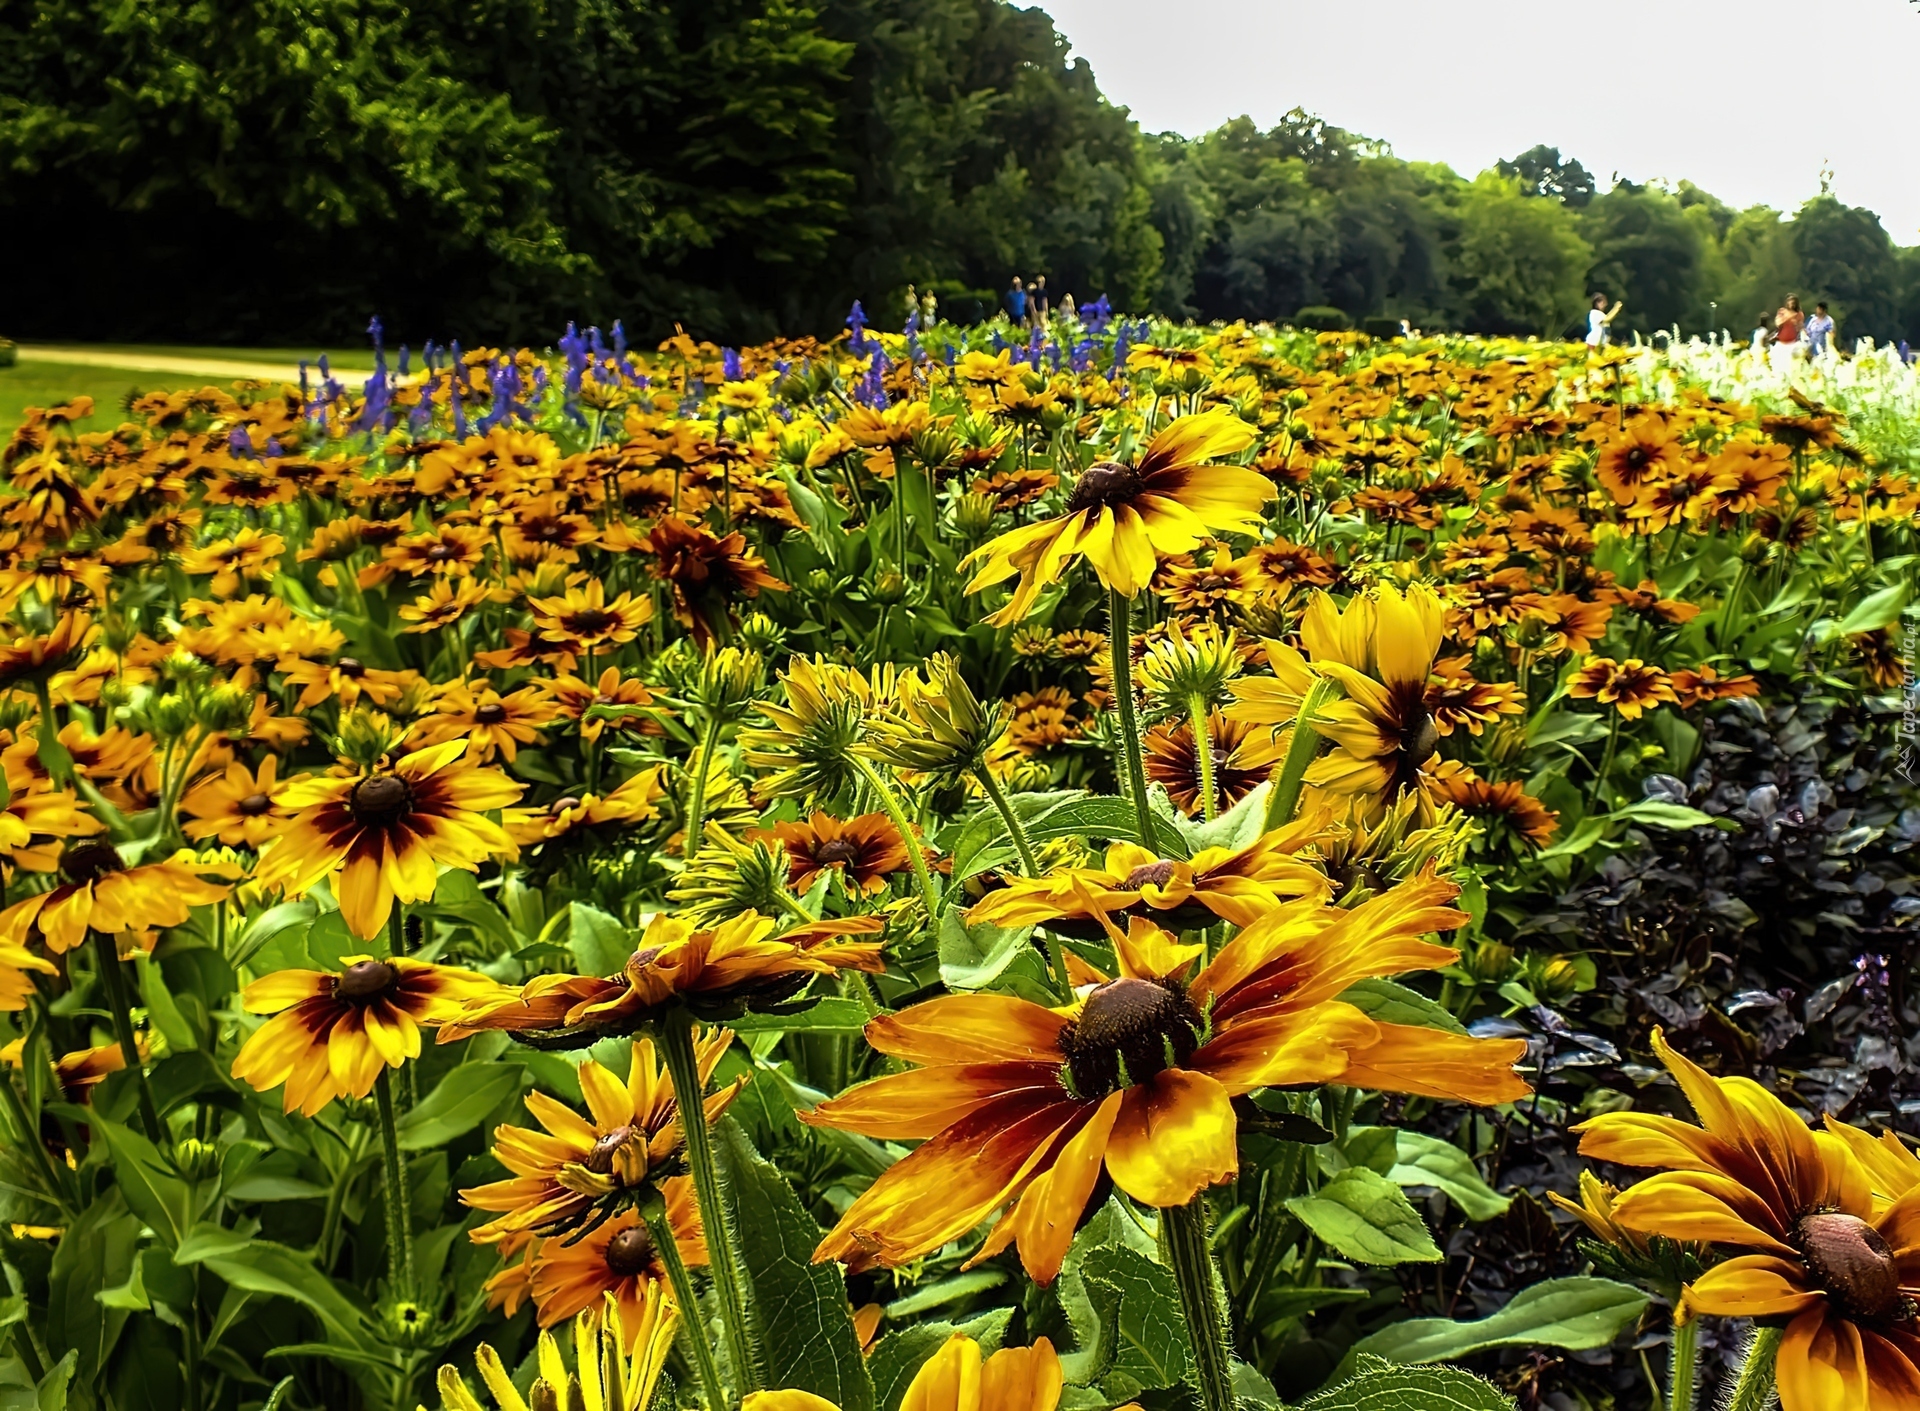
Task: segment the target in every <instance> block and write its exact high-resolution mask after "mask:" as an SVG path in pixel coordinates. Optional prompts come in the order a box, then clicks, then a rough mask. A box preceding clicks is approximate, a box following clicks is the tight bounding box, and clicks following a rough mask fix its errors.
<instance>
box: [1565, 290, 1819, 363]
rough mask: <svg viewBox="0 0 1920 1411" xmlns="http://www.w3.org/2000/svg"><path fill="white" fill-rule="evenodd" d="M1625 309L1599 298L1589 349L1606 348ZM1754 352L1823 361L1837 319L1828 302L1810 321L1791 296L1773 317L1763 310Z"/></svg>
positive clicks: (1590, 318) (1780, 359) (1592, 312)
mask: <svg viewBox="0 0 1920 1411" xmlns="http://www.w3.org/2000/svg"><path fill="white" fill-rule="evenodd" d="M1623 307H1624V301H1623V300H1620V299H1613V300H1609V299H1608V298H1607V296H1606V295H1605V294H1595V295H1594V296H1593V304H1592V307H1590V308H1589V309H1588V310H1587V346H1588V347H1589V348H1604V347H1606V346H1607V339H1608V337H1609V335H1610V330H1611V327H1612V324H1613V320H1614V317H1615V315H1617V314H1618V313H1619V312H1620V310H1621V309H1622V308H1623ZM1753 348H1754V351H1755V352H1759V351H1760V350H1761V349H1763V348H1771V349H1772V350H1773V359H1774V361H1775V362H1776V363H1784V362H1791V361H1792V360H1793V359H1794V358H1798V357H1809V358H1822V357H1825V356H1826V355H1827V354H1828V353H1830V352H1832V351H1833V315H1832V314H1830V313H1828V312H1827V305H1826V302H1825V301H1824V300H1822V301H1819V302H1816V303H1815V304H1814V306H1813V317H1812V318H1808V317H1807V316H1806V314H1804V313H1803V312H1801V309H1800V296H1799V295H1798V294H1789V295H1787V300H1786V302H1785V303H1784V304H1782V305H1781V306H1780V307H1779V308H1778V309H1776V310H1775V311H1774V312H1773V313H1772V314H1769V313H1768V312H1767V311H1766V310H1765V309H1762V310H1761V311H1760V313H1759V316H1758V317H1757V318H1756V319H1755V321H1754V330H1753Z"/></svg>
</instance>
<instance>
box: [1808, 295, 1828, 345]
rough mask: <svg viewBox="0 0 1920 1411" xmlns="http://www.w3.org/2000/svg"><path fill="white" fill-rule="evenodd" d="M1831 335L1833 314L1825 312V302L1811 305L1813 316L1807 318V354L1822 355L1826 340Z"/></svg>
mask: <svg viewBox="0 0 1920 1411" xmlns="http://www.w3.org/2000/svg"><path fill="white" fill-rule="evenodd" d="M1832 336H1833V315H1831V314H1829V313H1828V312H1827V306H1826V305H1825V304H1815V305H1814V306H1813V317H1812V318H1810V319H1808V320H1807V356H1808V357H1813V358H1818V357H1824V356H1825V355H1826V351H1827V340H1828V339H1829V338H1831V337H1832Z"/></svg>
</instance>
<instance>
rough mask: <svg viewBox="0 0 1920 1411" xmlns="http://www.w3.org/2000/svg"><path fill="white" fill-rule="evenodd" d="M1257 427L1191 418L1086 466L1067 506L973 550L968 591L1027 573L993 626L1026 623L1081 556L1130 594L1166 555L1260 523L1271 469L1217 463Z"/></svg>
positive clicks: (1220, 417)
mask: <svg viewBox="0 0 1920 1411" xmlns="http://www.w3.org/2000/svg"><path fill="white" fill-rule="evenodd" d="M1254 435H1255V433H1254V430H1253V428H1252V427H1250V426H1248V425H1247V424H1246V423H1245V422H1243V421H1241V420H1239V419H1238V418H1237V417H1234V416H1233V415H1231V414H1230V413H1227V412H1208V413H1204V414H1200V415H1196V416H1184V417H1181V418H1179V419H1178V420H1176V421H1174V422H1173V423H1171V424H1170V425H1169V426H1167V428H1166V429H1165V430H1163V431H1161V432H1160V433H1159V434H1158V435H1157V436H1155V437H1154V438H1153V440H1152V441H1151V442H1149V443H1148V445H1147V448H1146V450H1145V452H1143V453H1142V454H1141V456H1140V458H1139V460H1138V461H1137V462H1136V463H1135V464H1133V465H1122V464H1121V463H1120V462H1118V461H1100V462H1098V463H1096V464H1094V465H1092V466H1090V467H1088V468H1087V469H1086V470H1084V471H1082V472H1081V474H1080V478H1079V479H1078V480H1076V481H1075V482H1074V485H1073V489H1072V491H1071V492H1070V493H1069V495H1068V497H1067V505H1066V512H1065V513H1064V514H1061V515H1059V516H1056V517H1055V518H1052V519H1044V520H1041V521H1039V522H1038V523H1036V524H1029V525H1023V526H1022V527H1020V528H1018V529H1014V530H1010V531H1008V532H1007V533H1005V534H1002V535H1001V536H1000V537H999V538H997V539H995V540H993V541H992V542H990V543H988V544H985V545H983V546H982V547H981V548H979V549H976V550H974V552H973V553H971V554H969V555H967V557H966V558H965V559H964V560H962V564H961V566H962V567H965V566H967V565H969V564H972V565H976V569H975V572H974V576H973V579H972V581H971V582H970V583H968V584H967V591H969V592H978V591H979V590H980V589H982V588H986V587H989V586H991V585H992V584H995V583H999V582H1001V581H1003V580H1005V579H1007V578H1011V577H1013V576H1014V575H1015V574H1018V575H1019V579H1020V581H1019V583H1018V584H1017V586H1016V587H1015V589H1014V592H1013V597H1012V598H1011V599H1009V600H1008V602H1007V603H1006V605H1005V606H1004V607H1002V608H1000V610H999V611H997V612H995V613H993V614H992V615H991V616H989V617H988V618H987V621H988V622H991V623H993V624H994V625H995V626H1001V627H1004V626H1007V625H1009V624H1011V623H1015V622H1018V621H1019V620H1020V619H1021V618H1023V617H1025V616H1026V615H1027V613H1028V612H1029V611H1031V610H1032V607H1033V604H1034V601H1035V600H1036V599H1037V598H1038V597H1039V596H1040V590H1041V589H1042V588H1045V587H1046V586H1047V585H1048V584H1049V583H1052V582H1053V581H1054V580H1055V579H1057V578H1058V577H1059V576H1060V574H1061V571H1062V570H1063V569H1064V568H1065V567H1066V564H1067V562H1068V561H1069V560H1070V559H1072V558H1073V557H1075V556H1076V555H1078V556H1079V557H1082V558H1084V559H1086V560H1087V562H1088V563H1090V564H1091V565H1092V566H1093V570H1094V572H1095V573H1096V574H1098V575H1099V578H1100V581H1101V582H1102V583H1104V584H1105V585H1106V586H1107V587H1109V588H1111V589H1112V590H1114V591H1115V592H1117V593H1119V594H1120V595H1121V596H1123V597H1129V598H1130V597H1132V596H1134V595H1135V594H1137V593H1139V592H1140V591H1141V590H1142V589H1143V588H1145V587H1146V586H1147V584H1148V583H1149V582H1150V581H1151V580H1152V578H1153V573H1154V569H1155V566H1156V565H1157V563H1158V561H1159V560H1158V555H1160V554H1184V553H1187V552H1189V551H1191V550H1192V549H1194V548H1195V547H1197V546H1198V545H1199V544H1200V543H1201V542H1202V541H1203V540H1204V539H1206V538H1207V537H1208V536H1209V534H1210V533H1226V532H1230V531H1237V532H1245V531H1247V530H1250V529H1251V528H1253V527H1254V526H1255V525H1257V524H1258V523H1259V518H1260V509H1261V506H1262V505H1264V504H1265V503H1266V502H1267V501H1268V500H1270V499H1272V498H1273V486H1272V483H1271V482H1270V481H1268V480H1267V478H1266V477H1265V476H1263V475H1259V474H1257V473H1256V472H1254V471H1251V470H1246V469H1243V468H1242V467H1239V466H1232V465H1217V464H1214V462H1216V461H1217V460H1219V459H1220V458H1221V457H1223V456H1230V455H1233V454H1234V453H1236V452H1238V451H1242V450H1244V449H1246V447H1248V446H1249V445H1251V444H1252V443H1253V440H1254Z"/></svg>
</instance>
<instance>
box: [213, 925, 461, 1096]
mask: <svg viewBox="0 0 1920 1411" xmlns="http://www.w3.org/2000/svg"><path fill="white" fill-rule="evenodd" d="M341 967H342V968H341V969H340V970H339V971H338V972H337V973H336V972H334V971H329V970H282V971H280V972H279V973H277V974H273V975H269V976H267V977H266V978H265V979H262V980H255V981H254V982H253V983H252V984H251V985H248V986H247V988H246V989H245V990H244V991H243V992H242V993H241V996H240V1005H241V1008H243V1009H245V1010H246V1011H247V1013H249V1014H271V1015H273V1016H274V1017H273V1018H271V1019H269V1020H268V1021H267V1022H266V1023H264V1024H262V1025H261V1026H260V1027H259V1028H258V1029H256V1030H254V1031H253V1033H252V1034H251V1035H250V1036H249V1037H248V1039H247V1041H246V1043H244V1044H242V1045H241V1047H240V1052H239V1053H238V1054H237V1055H236V1056H235V1058H234V1060H233V1076H234V1077H236V1078H238V1079H240V1080H241V1081H242V1082H244V1083H250V1084H251V1085H252V1086H253V1088H254V1090H255V1091H256V1092H265V1091H266V1090H267V1089H268V1088H275V1087H279V1086H280V1085H282V1084H285V1085H286V1091H285V1094H284V1095H283V1098H282V1101H283V1103H284V1105H285V1108H286V1110H287V1111H288V1112H292V1111H293V1110H294V1109H295V1108H298V1109H299V1110H300V1112H301V1113H303V1114H304V1115H305V1116H308V1117H311V1116H313V1115H314V1114H315V1113H316V1112H318V1111H320V1109H321V1108H323V1107H325V1106H326V1105H327V1104H328V1103H330V1102H332V1101H333V1100H334V1099H335V1098H336V1097H365V1096H366V1095H367V1094H368V1093H370V1092H372V1091H373V1084H374V1080H375V1079H376V1078H378V1077H379V1076H380V1070H381V1067H382V1065H385V1066H386V1067H389V1068H398V1067H399V1066H400V1065H401V1064H403V1063H405V1062H406V1061H407V1060H408V1059H409V1058H418V1057H419V1056H420V1029H421V1026H422V1025H425V1026H428V1027H431V1026H433V1025H436V1024H440V1023H444V1022H445V1021H446V1020H447V1019H449V1018H451V1017H452V1016H453V1014H454V1013H455V1012H456V1011H457V1010H458V1009H459V1007H460V1002H461V1001H462V1000H463V999H466V998H468V997H471V996H474V995H478V994H482V993H484V992H486V991H487V989H488V988H489V987H491V986H492V984H493V981H491V980H489V979H487V978H486V977H485V976H484V975H477V974H475V973H474V972H473V971H471V970H457V969H454V968H452V967H451V966H445V965H428V964H426V963H424V962H422V961H418V960H403V959H401V958H400V957H398V956H395V957H392V958H390V959H387V960H376V959H375V958H374V957H372V956H368V955H349V956H345V957H343V958H342V960H341Z"/></svg>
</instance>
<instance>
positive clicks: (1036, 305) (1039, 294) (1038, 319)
mask: <svg viewBox="0 0 1920 1411" xmlns="http://www.w3.org/2000/svg"><path fill="white" fill-rule="evenodd" d="M1027 307H1028V311H1029V312H1030V314H1031V315H1032V318H1033V326H1034V327H1035V328H1045V327H1046V326H1047V313H1048V308H1047V277H1046V276H1045V275H1044V274H1036V275H1035V276H1034V277H1033V290H1032V293H1031V294H1030V295H1029V297H1028V299H1027Z"/></svg>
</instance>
